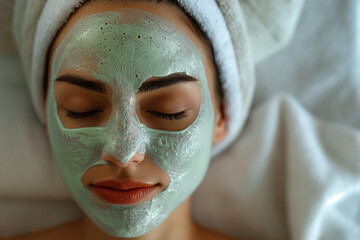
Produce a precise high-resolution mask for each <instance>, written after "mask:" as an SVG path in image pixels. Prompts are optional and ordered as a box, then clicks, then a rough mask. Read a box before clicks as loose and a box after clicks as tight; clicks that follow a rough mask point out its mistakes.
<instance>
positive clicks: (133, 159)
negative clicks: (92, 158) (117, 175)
mask: <svg viewBox="0 0 360 240" xmlns="http://www.w3.org/2000/svg"><path fill="white" fill-rule="evenodd" d="M101 157H102V159H103V160H104V161H105V162H107V163H108V164H111V165H116V166H118V167H126V166H128V165H129V164H136V163H140V162H142V161H143V160H144V159H145V154H141V153H139V152H136V153H135V154H133V156H130V157H127V158H122V159H117V158H116V157H114V156H113V155H112V154H110V153H108V152H106V151H105V149H103V151H102V153H101Z"/></svg>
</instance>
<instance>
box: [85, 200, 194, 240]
mask: <svg viewBox="0 0 360 240" xmlns="http://www.w3.org/2000/svg"><path fill="white" fill-rule="evenodd" d="M82 226H83V227H82V229H83V236H84V239H89V240H92V239H103V240H112V239H117V240H120V239H124V240H129V238H116V237H112V236H110V235H108V234H106V233H104V232H103V231H101V230H100V229H99V228H98V227H97V226H96V225H95V224H94V223H93V222H92V221H91V220H90V219H89V218H88V217H87V216H85V217H84V219H83V220H82ZM195 232H196V226H195V224H194V222H193V221H192V219H191V215H190V198H189V199H188V200H186V201H185V202H184V203H183V204H181V205H180V206H179V207H178V208H177V209H175V210H174V211H173V212H172V213H171V214H170V215H169V217H168V218H167V219H166V220H165V221H164V222H163V223H161V224H160V225H159V226H158V227H157V228H156V229H154V230H152V231H150V232H148V233H146V234H144V235H142V236H140V237H136V238H130V239H133V240H143V239H144V240H145V239H146V240H153V239H158V240H159V239H168V240H178V239H179V240H183V239H193V236H194V235H195Z"/></svg>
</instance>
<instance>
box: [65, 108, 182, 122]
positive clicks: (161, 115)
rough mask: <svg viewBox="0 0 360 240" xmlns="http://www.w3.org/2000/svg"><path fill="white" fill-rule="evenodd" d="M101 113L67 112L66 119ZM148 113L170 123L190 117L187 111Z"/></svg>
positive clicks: (97, 111) (94, 111)
mask: <svg viewBox="0 0 360 240" xmlns="http://www.w3.org/2000/svg"><path fill="white" fill-rule="evenodd" d="M100 112H103V111H102V110H93V111H89V112H82V113H79V112H73V111H70V110H67V113H66V117H67V118H71V119H82V118H87V117H90V116H93V115H95V114H97V113H100ZM147 113H149V114H151V115H153V116H155V117H158V118H162V119H167V120H170V121H175V120H180V119H183V118H186V117H187V116H188V115H187V114H186V113H185V111H182V112H179V113H174V114H167V113H161V112H154V111H147Z"/></svg>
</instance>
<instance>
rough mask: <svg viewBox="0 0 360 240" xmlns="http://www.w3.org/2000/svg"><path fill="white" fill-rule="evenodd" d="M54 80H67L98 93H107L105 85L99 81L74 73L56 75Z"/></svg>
mask: <svg viewBox="0 0 360 240" xmlns="http://www.w3.org/2000/svg"><path fill="white" fill-rule="evenodd" d="M55 81H57V82H67V83H70V84H73V85H76V86H79V87H82V88H85V89H89V90H92V91H95V92H99V93H107V90H106V88H105V85H104V84H102V83H99V82H95V81H91V80H88V79H85V78H83V77H80V76H77V75H74V74H64V75H61V76H60V77H58V78H57V79H56V80H55Z"/></svg>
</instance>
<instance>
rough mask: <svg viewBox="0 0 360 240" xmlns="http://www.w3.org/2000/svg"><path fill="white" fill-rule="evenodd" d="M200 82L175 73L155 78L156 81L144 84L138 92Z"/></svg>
mask: <svg viewBox="0 0 360 240" xmlns="http://www.w3.org/2000/svg"><path fill="white" fill-rule="evenodd" d="M194 81H198V80H197V79H196V78H194V77H192V76H189V75H187V74H185V73H173V74H170V75H168V76H165V77H155V78H154V80H150V81H146V82H144V83H143V84H142V85H141V87H140V88H139V90H138V92H139V93H143V92H148V91H154V90H157V89H159V88H163V87H168V86H170V85H173V84H177V83H180V82H194Z"/></svg>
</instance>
